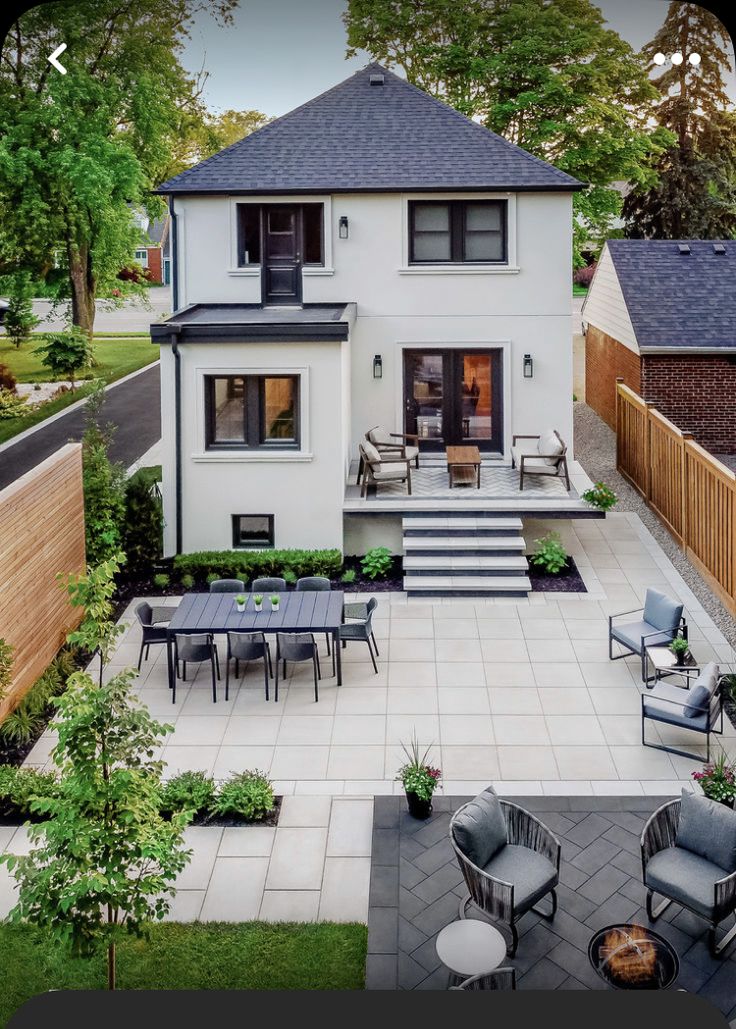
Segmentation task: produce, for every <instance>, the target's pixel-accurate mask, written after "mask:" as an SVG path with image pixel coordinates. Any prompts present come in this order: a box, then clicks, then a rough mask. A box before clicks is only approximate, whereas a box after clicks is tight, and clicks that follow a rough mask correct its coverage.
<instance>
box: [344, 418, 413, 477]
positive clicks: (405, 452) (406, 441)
mask: <svg viewBox="0 0 736 1029" xmlns="http://www.w3.org/2000/svg"><path fill="white" fill-rule="evenodd" d="M365 438H366V439H367V440H368V442H369V443H372V444H373V446H374V447H375V448H376V450H377V451H378V452H379V454H381V455H382V456H383V455H385V456H387V457H390V456H391V454H392V453H393V454H394V455H395V456H396V457H405V458H408V459H409V460H410V461H413V462H414V467H415V468H418V467H419V436H418V435H417V434H416V433H411V432H389V431H388V430H387V429H384V427H383V426H382V425H374V427H373V428H372V429H369V430H368V432H366V434H365ZM400 440H401V441H403V442H399V441H400ZM360 475H361V464H360V462H359V464H358V485H360Z"/></svg>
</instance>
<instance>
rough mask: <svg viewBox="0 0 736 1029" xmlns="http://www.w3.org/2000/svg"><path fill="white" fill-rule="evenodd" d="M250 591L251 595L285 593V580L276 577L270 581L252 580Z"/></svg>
mask: <svg viewBox="0 0 736 1029" xmlns="http://www.w3.org/2000/svg"><path fill="white" fill-rule="evenodd" d="M250 589H251V593H285V592H286V579H280V578H278V577H276V578H271V579H269V578H263V579H254V580H253V585H252V586H251V588H250Z"/></svg>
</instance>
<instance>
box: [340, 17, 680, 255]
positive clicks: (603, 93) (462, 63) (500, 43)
mask: <svg viewBox="0 0 736 1029" xmlns="http://www.w3.org/2000/svg"><path fill="white" fill-rule="evenodd" d="M345 25H346V28H347V33H348V46H349V51H348V52H349V53H350V54H353V53H354V52H355V51H356V50H357V49H359V48H361V49H365V50H367V51H368V52H369V53H371V54H372V55H373V56H374V58H375V59H377V60H379V61H381V62H382V63H385V64H387V65H389V66H391V65H393V66H397V65H398V66H399V67H400V68H402V69H403V71H404V73H405V74H406V76H407V78H408V79H409V81H410V82H413V83H414V84H415V85H417V86H420V87H421V88H422V89H424V90H426V91H427V92H428V93H431V94H432V95H434V96H437V97H440V98H441V99H444V100H446V101H447V102H449V103H451V104H452V105H453V106H455V107H457V108H458V110H460V111H462V112H463V113H464V114H467V115H469V116H471V117H475V118H478V119H479V120H482V122H483V123H484V124H485V125H486V126H487V127H488V128H490V129H492V130H493V131H494V132H498V133H500V134H501V135H503V136H505V137H506V138H507V139H509V140H511V141H512V142H513V143H517V144H518V145H519V146H521V147H523V148H524V149H525V150H528V151H530V152H531V153H533V154H536V155H537V156H538V157H541V158H543V159H544V160H547V161H551V162H552V163H554V164H556V165H557V167H559V168H562V169H563V170H564V171H566V172H569V173H570V174H571V175H574V176H576V177H577V178H579V179H581V180H582V181H584V182H587V183H589V184H590V185H589V188H588V189H587V190H585V191H584V192H583V193H580V194H578V195H577V196H576V198H575V210H576V220H575V237H576V240H575V241H576V255H577V263H580V257H579V253H580V249H581V248H582V246H583V244H584V243H585V242H586V241H590V240H593V241H596V242H601V241H602V239H603V238H605V235H607V233H608V228H609V226H610V222H611V219H612V218H613V217H615V216H617V215H618V214H619V213H620V209H621V198H620V195H619V193H618V192H617V191H616V190H615V189H612V188H611V183H613V182H615V181H617V180H626V181H632V182H635V183H637V184H641V185H642V186H646V185H649V184H651V183H652V182H653V181H654V173H653V171H652V167H651V165H652V161H653V159H654V158H655V157H656V156H658V155H659V154H661V153H662V151H663V149H664V147H665V146H666V145H667V144H668V143H669V142H670V141H671V136H670V135H669V134H668V133H662V132H660V131H657V130H655V131H652V130H651V128H650V127H649V126H648V125H647V116H648V113H649V109H650V105H651V102H652V100H653V99H654V98H656V96H657V93H656V90H655V89H654V87H653V86H652V84H651V82H650V81H649V78H648V76H647V72H646V67H645V62H644V61H643V59H642V58H640V56H639V55H638V54H636V53H635V52H634V51H633V50H632V48H631V47H630V46H629V44H628V43H626V42H625V41H624V40H622V39H621V37H620V36H619V35H618V34H617V33H616V32H614V31H612V30H611V29H608V28H606V26H605V22H604V19H603V15H602V14H601V12H600V10H599V9H598V7H596V6H595V5H594V4H593V3H592V2H591V0H464V2H463V3H457V2H456V0H349V3H348V9H347V12H346V14H345Z"/></svg>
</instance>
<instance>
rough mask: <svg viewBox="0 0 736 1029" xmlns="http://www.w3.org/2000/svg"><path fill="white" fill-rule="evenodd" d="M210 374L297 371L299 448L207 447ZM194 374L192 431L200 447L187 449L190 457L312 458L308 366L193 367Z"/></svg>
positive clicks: (211, 460)
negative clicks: (232, 448)
mask: <svg viewBox="0 0 736 1029" xmlns="http://www.w3.org/2000/svg"><path fill="white" fill-rule="evenodd" d="M211 375H296V376H298V378H299V449H298V450H268V449H264V450H237V449H234V450H207V444H206V440H207V426H206V424H205V381H204V380H205V378H206V377H207V376H211ZM194 376H195V396H196V398H197V402H196V414H195V419H194V421H195V434H194V438H195V439H196V440H197V442H198V444H199V446H200V448H201V449H200V450H195V451H193V452H192V453H190V455H189V458H190V460H191V461H194V462H196V463H201V464H222V463H225V464H228V463H230V464H300V463H304V462H305V461H312V460H313V458H314V454H313V453H312V452H311V439H310V431H309V430H310V418H309V411H310V407H309V385H310V384H309V368H308V367H306V366H303V365H302V366H293V365H290V366H288V367H285V368H277V367H274V366H273V365H266V366H256V367H254V366H252V365H250V366H248V367H247V368H244V367H243V366H242V365H238V366H237V367H215V368H210V367H203V366H197V367H195V368H194Z"/></svg>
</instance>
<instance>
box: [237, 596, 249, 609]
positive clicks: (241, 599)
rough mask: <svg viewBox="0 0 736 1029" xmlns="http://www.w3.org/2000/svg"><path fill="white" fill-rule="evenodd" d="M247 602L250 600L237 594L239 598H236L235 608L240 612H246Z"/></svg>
mask: <svg viewBox="0 0 736 1029" xmlns="http://www.w3.org/2000/svg"><path fill="white" fill-rule="evenodd" d="M247 600H248V598H247V597H244V596H243V594H242V593H238V594H237V596H236V597H235V607H236V608H237V610H238V611H245V604H246V601H247Z"/></svg>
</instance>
